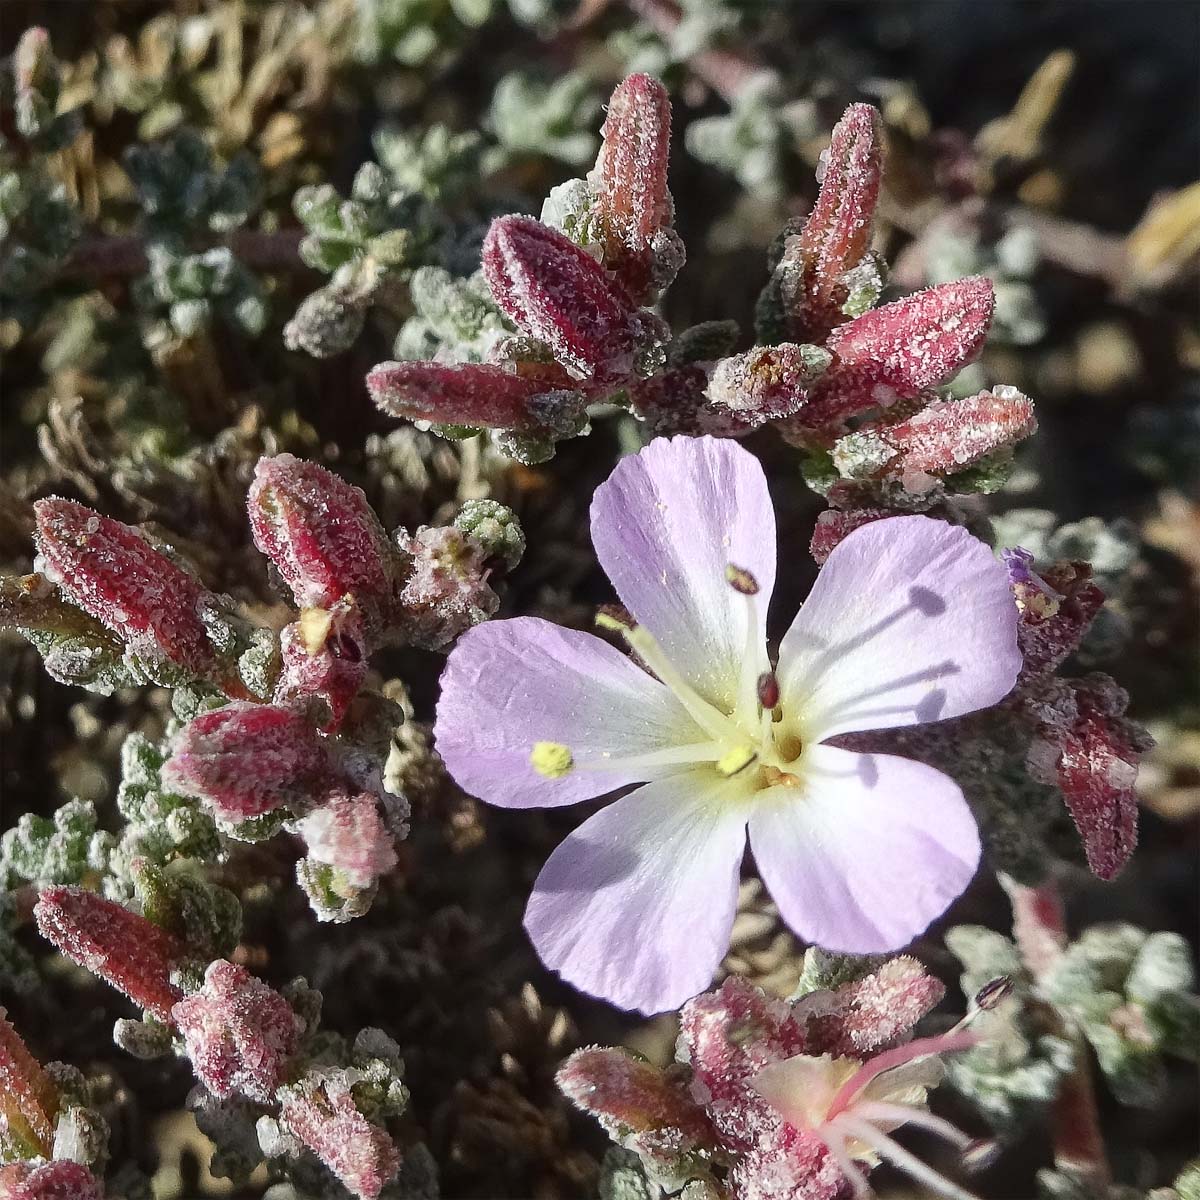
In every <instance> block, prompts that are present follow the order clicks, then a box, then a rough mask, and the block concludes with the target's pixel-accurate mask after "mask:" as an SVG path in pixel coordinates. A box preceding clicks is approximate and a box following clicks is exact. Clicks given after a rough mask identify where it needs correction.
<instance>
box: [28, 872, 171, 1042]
mask: <svg viewBox="0 0 1200 1200" xmlns="http://www.w3.org/2000/svg"><path fill="white" fill-rule="evenodd" d="M33 915H34V918H35V919H36V920H37V927H38V930H39V931H40V932H41V935H42V937H44V938H46V939H47V940H48V941H51V942H53V943H54V945H55V946H57V947H58V949H59V950H60V951H62V953H63V954H65V955H66V956H67V957H68V958H69V959H71V960H72V961H73V962H77V963H78V964H79V965H80V966H81V967H86V968H87V970H89V971H91V973H92V974H93V975H98V976H99V977H100V978H101V979H103V980H104V981H105V982H106V983H109V984H111V985H112V986H113V987H115V988H116V989H117V990H118V991H122V992H124V993H125V995H126V996H128V997H129V998H130V999H131V1000H132V1001H133V1002H134V1003H135V1004H136V1005H138V1007H139V1008H144V1009H146V1010H147V1011H148V1012H150V1013H152V1014H153V1015H154V1016H155V1017H157V1018H158V1020H160V1021H162V1022H164V1023H165V1024H169V1023H170V1020H171V1008H172V1006H173V1005H174V1004H175V1002H176V1001H177V1000H179V999H180V998H181V997H182V995H183V993H182V992H181V991H180V990H179V989H178V988H177V987H175V985H174V984H172V983H171V964H172V962H173V961H174V960H175V959H177V958H179V957H180V956H181V955H182V954H183V947H182V946H181V945H180V944H179V942H177V941H176V940H175V938H174V937H173V936H172V935H171V934H169V933H167V931H166V930H165V929H160V928H159V927H158V926H157V925H155V924H154V923H153V922H151V921H147V920H146V918H145V917H139V916H138V915H137V913H133V912H130V911H129V909H127V908H124V907H122V906H121V905H120V904H117V903H115V902H114V901H112V900H105V899H104V898H103V897H102V896H97V895H96V894H95V892H89V891H85V890H84V889H83V888H78V887H48V888H45V889H44V890H43V891H42V893H41V895H40V896H39V897H38V902H37V904H36V905H35V906H34V909H33Z"/></svg>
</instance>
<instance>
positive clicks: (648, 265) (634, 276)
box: [589, 74, 683, 301]
mask: <svg viewBox="0 0 1200 1200" xmlns="http://www.w3.org/2000/svg"><path fill="white" fill-rule="evenodd" d="M600 133H601V136H602V137H603V138H604V144H603V145H602V146H601V148H600V155H599V157H598V158H597V159H596V167H595V170H594V171H593V172H592V174H591V176H590V177H589V178H590V180H591V183H592V185H593V187H594V188H595V189H596V193H597V194H596V203H595V205H594V207H593V210H592V211H593V213H594V215H595V217H596V219H597V224H598V226H599V229H600V232H601V234H602V237H603V245H604V265H605V267H606V268H607V269H608V270H609V271H612V272H613V274H614V275H615V276H616V277H617V279H618V280H620V282H621V283H622V284H623V285H624V287H625V288H626V289H627V290H628V291H629V294H630V295H631V296H632V297H634V298H635V299H636V300H638V301H644V300H646V299H648V298H649V297H650V296H651V295H652V294H653V293H654V292H656V291H658V290H659V289H661V288H662V287H664V286H665V285H666V284H667V283H669V282H670V280H671V278H673V277H674V275H675V273H676V272H677V271H678V269H679V268H680V267H681V266H682V265H683V251H682V244H681V243H680V241H679V239H678V237H676V236H675V234H674V231H673V230H672V228H671V224H672V222H673V220H674V216H675V208H674V205H673V203H672V201H671V193H670V191H669V190H668V188H667V162H668V159H669V157H670V151H671V101H670V99H669V98H668V96H667V89H666V88H664V87H663V85H662V84H661V83H659V81H658V80H657V79H654V78H652V77H651V76H649V75H641V74H638V75H630V76H629V78H628V79H626V80H625V81H624V82H622V83H620V84H618V85H617V88H616V90H615V91H614V92H613V94H612V97H611V99H610V100H609V102H608V116H607V117H606V118H605V121H604V126H603V128H602V129H601V130H600Z"/></svg>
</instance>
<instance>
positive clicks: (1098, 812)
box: [1029, 675, 1154, 880]
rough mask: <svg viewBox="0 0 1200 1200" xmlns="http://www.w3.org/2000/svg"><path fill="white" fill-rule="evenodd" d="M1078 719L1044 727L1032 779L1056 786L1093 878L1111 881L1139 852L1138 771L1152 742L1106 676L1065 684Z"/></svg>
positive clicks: (1033, 753) (1122, 694)
mask: <svg viewBox="0 0 1200 1200" xmlns="http://www.w3.org/2000/svg"><path fill="white" fill-rule="evenodd" d="M1067 686H1069V687H1070V689H1071V691H1072V692H1073V696H1074V702H1075V703H1074V708H1075V712H1076V715H1075V717H1074V719H1068V720H1066V721H1065V722H1053V723H1047V724H1044V725H1042V726H1041V728H1040V730H1039V733H1038V737H1037V739H1036V740H1035V742H1034V744H1033V745H1032V746H1031V748H1030V752H1029V754H1030V759H1029V765H1030V772H1031V774H1033V775H1034V777H1035V778H1038V779H1040V780H1042V781H1043V782H1046V783H1057V784H1058V787H1059V789H1060V790H1061V791H1062V794H1063V798H1064V799H1065V800H1066V803H1067V810H1068V811H1069V812H1070V814H1071V819H1072V820H1073V821H1074V822H1075V827H1076V828H1077V829H1078V830H1079V836H1080V838H1082V840H1083V848H1084V852H1085V853H1086V855H1087V861H1088V866H1089V867H1090V868H1091V870H1092V873H1093V874H1094V875H1096V876H1097V877H1098V878H1100V879H1106V880H1107V879H1112V878H1114V877H1115V876H1116V875H1117V874H1119V873H1120V871H1121V869H1122V867H1124V866H1125V864H1126V863H1127V862H1128V861H1129V858H1130V856H1131V855H1132V854H1133V851H1134V847H1135V846H1136V845H1137V815H1138V806H1137V796H1136V794H1135V792H1134V785H1135V784H1136V782H1137V773H1138V764H1139V762H1140V761H1141V757H1142V755H1143V754H1144V753H1145V752H1146V751H1147V750H1149V749H1151V747H1152V746H1153V745H1154V740H1153V739H1152V738H1151V737H1150V735H1149V734H1147V733H1146V731H1145V730H1144V729H1142V727H1141V726H1140V725H1137V724H1135V723H1134V722H1133V721H1129V720H1127V719H1126V718H1125V717H1124V712H1125V705H1126V703H1127V702H1128V696H1126V694H1125V692H1124V691H1123V690H1122V689H1121V688H1119V687H1118V686H1117V685H1116V684H1115V683H1114V682H1113V681H1112V680H1111V679H1109V678H1108V676H1106V675H1090V676H1088V677H1087V678H1086V679H1083V680H1071V681H1069V683H1068V684H1067Z"/></svg>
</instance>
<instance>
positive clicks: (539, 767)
mask: <svg viewBox="0 0 1200 1200" xmlns="http://www.w3.org/2000/svg"><path fill="white" fill-rule="evenodd" d="M529 765H530V766H531V767H532V768H533V769H534V770H535V771H536V772H537V773H538V774H539V775H542V776H544V777H545V778H546V779H561V778H562V777H563V776H564V775H567V774H569V773H570V771H571V768H572V767H574V766H575V758H574V756H573V755H572V754H571V750H570V747H568V746H564V745H563V744H562V743H561V742H534V743H533V749H532V750H530V752H529Z"/></svg>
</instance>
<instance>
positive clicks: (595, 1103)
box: [555, 1047, 718, 1158]
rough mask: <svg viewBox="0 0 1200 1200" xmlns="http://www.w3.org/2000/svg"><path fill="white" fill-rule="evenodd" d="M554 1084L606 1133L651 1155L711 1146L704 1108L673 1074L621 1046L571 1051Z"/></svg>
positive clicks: (710, 1129)
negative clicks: (671, 1075) (617, 1047)
mask: <svg viewBox="0 0 1200 1200" xmlns="http://www.w3.org/2000/svg"><path fill="white" fill-rule="evenodd" d="M555 1079H556V1081H557V1083H558V1086H559V1087H560V1088H561V1089H562V1090H563V1092H564V1093H565V1094H566V1095H567V1096H568V1097H570V1099H571V1100H573V1101H574V1102H575V1104H576V1105H578V1107H579V1108H581V1109H582V1110H583V1111H584V1112H586V1113H589V1114H590V1115H591V1116H593V1117H596V1118H597V1119H598V1120H599V1122H600V1124H601V1125H602V1126H603V1127H604V1129H605V1131H606V1132H607V1133H608V1134H609V1136H610V1137H613V1138H615V1139H618V1140H619V1141H620V1143H621V1144H622V1145H623V1146H626V1147H627V1148H629V1149H637V1150H639V1152H641V1153H644V1154H646V1155H647V1156H648V1157H651V1158H653V1157H654V1156H656V1155H661V1156H664V1157H665V1156H666V1154H667V1153H668V1151H669V1152H670V1153H673V1154H674V1155H676V1156H678V1157H680V1158H682V1157H683V1156H685V1155H690V1154H696V1153H698V1152H699V1153H703V1152H705V1151H712V1150H715V1149H716V1148H717V1145H718V1143H717V1136H716V1133H715V1131H714V1130H713V1127H712V1125H711V1124H710V1123H709V1120H708V1118H707V1117H706V1116H705V1115H704V1110H703V1109H702V1108H701V1107H700V1106H699V1105H698V1104H697V1103H696V1102H695V1101H694V1100H693V1099H692V1097H691V1096H690V1095H689V1094H688V1091H687V1088H686V1086H684V1085H683V1083H682V1082H681V1081H680V1079H679V1078H678V1077H673V1078H672V1077H668V1076H667V1075H666V1074H665V1073H664V1072H662V1071H660V1070H659V1069H658V1068H657V1067H653V1066H651V1065H650V1064H649V1063H648V1062H644V1061H643V1060H642V1059H639V1058H635V1057H634V1056H633V1055H632V1054H629V1053H628V1052H627V1051H625V1050H616V1049H604V1048H601V1047H591V1048H589V1049H586V1050H577V1051H575V1053H574V1054H572V1055H571V1056H570V1058H568V1059H567V1061H566V1062H565V1063H564V1064H563V1066H562V1067H561V1068H560V1070H559V1072H558V1074H557V1075H556V1076H555Z"/></svg>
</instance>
